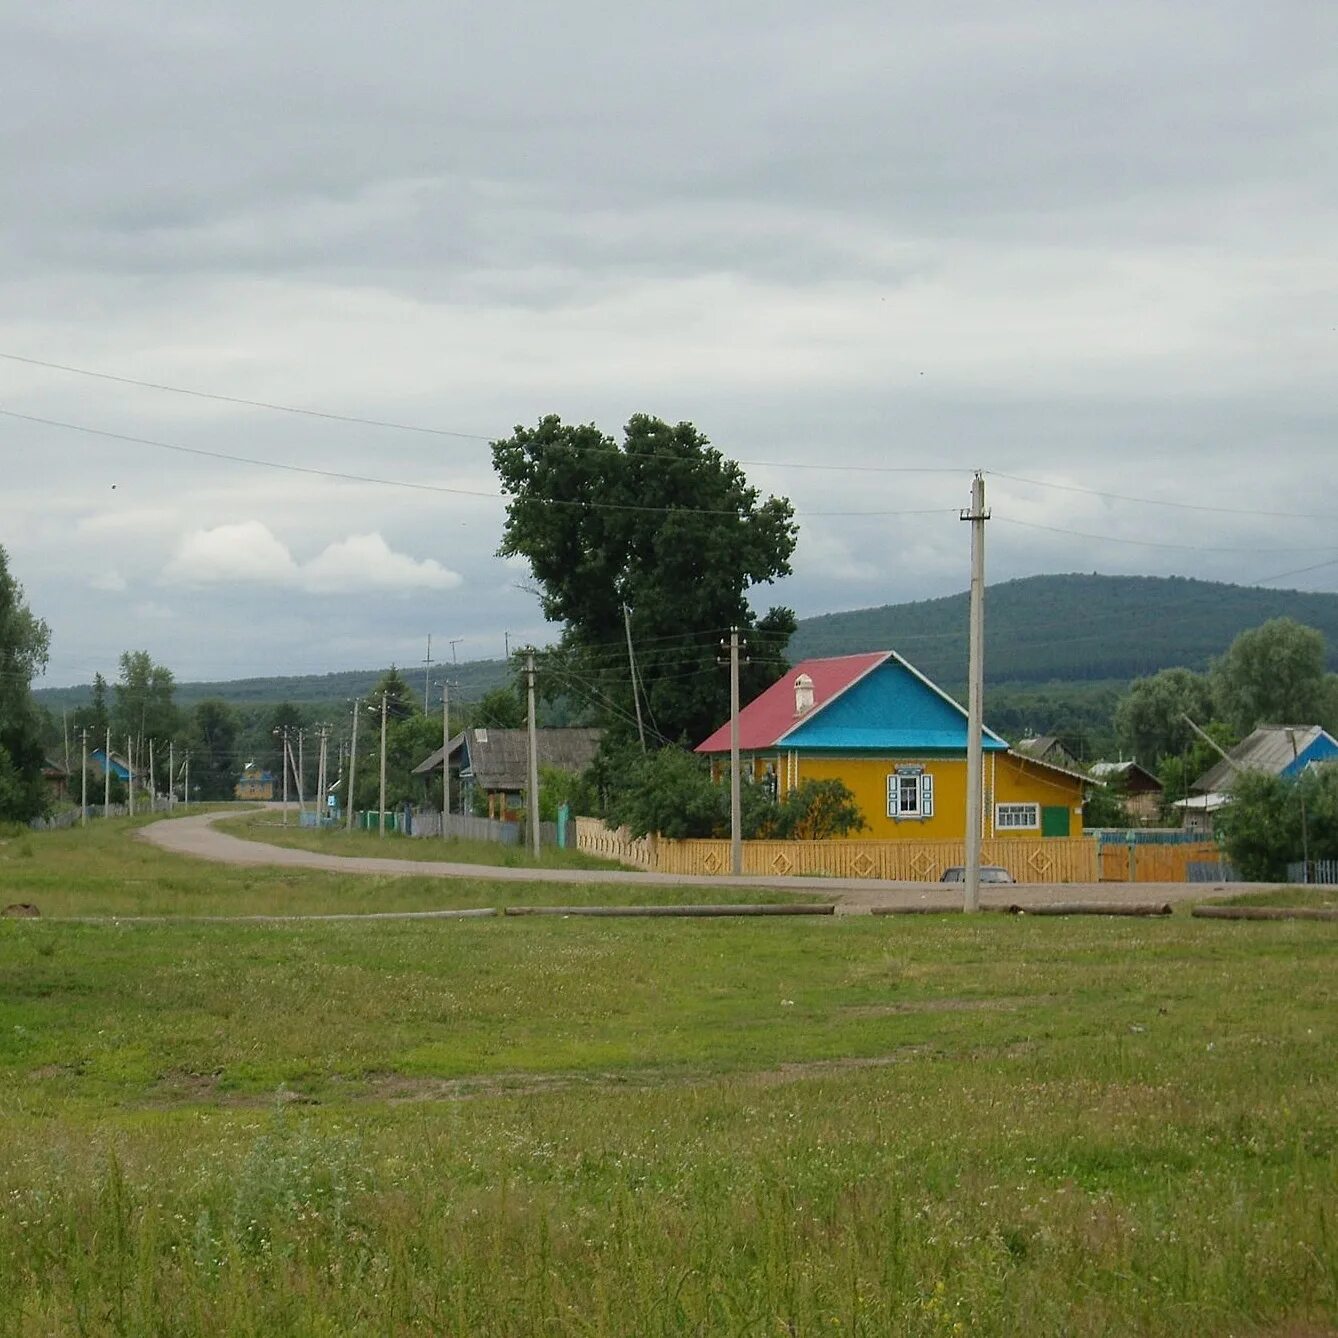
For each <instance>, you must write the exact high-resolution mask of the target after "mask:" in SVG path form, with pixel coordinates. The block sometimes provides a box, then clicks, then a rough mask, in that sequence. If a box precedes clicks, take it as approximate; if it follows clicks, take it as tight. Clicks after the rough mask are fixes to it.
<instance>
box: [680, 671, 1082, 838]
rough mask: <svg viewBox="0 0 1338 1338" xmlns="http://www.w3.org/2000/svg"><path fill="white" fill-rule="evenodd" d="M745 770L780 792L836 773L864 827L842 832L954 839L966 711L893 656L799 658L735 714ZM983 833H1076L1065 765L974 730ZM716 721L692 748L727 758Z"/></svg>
mask: <svg viewBox="0 0 1338 1338" xmlns="http://www.w3.org/2000/svg"><path fill="white" fill-rule="evenodd" d="M739 741H740V750H741V753H742V756H743V759H744V768H745V775H747V776H750V777H751V778H752V779H753V780H754V781H756V782H758V783H763V784H767V785H769V786H771V787H773V790H774V792H775V793H776V794H777V795H780V796H783V795H785V794H787V793H788V792H789V791H790V790H793V789H794V788H795V787H796V786H797V785H798V784H799V783H800V782H801V781H805V780H828V779H836V780H840V781H842V782H844V783H845V785H846V786H847V787H848V788H849V789H850V791H851V792H852V793H853V794H854V796H855V799H856V801H857V802H858V804H859V806H860V809H861V811H862V812H863V814H864V821H865V823H866V824H867V827H866V829H865V830H864V831H862V832H858V833H852V836H859V837H863V838H875V839H888V838H890V839H907V840H926V841H928V840H955V839H960V838H961V835H962V831H963V828H964V826H965V822H966V753H967V715H966V711H965V710H964V709H963V708H962V707H961V706H960V705H959V704H958V703H957V702H955V701H953V699H952V698H951V697H949V696H948V695H947V693H945V692H943V691H942V689H940V688H938V687H936V686H935V685H934V684H933V683H931V682H930V681H929V679H927V678H926V677H925V676H924V675H923V674H922V673H920V672H919V670H917V669H916V668H915V667H914V666H913V665H911V664H909V663H908V662H907V661H906V660H904V659H903V658H902V657H901V656H900V655H898V654H896V652H895V651H876V652H869V653H866V654H862V655H843V656H837V657H835V658H832V659H821V660H806V661H804V663H802V664H800V665H798V666H797V667H796V668H795V669H793V670H792V671H791V672H790V673H788V674H786V675H785V676H784V677H783V678H781V679H780V680H779V681H777V682H776V683H773V684H772V685H771V687H769V688H768V689H767V690H766V691H765V692H763V693H762V694H761V695H760V696H758V697H756V698H755V699H754V700H753V701H751V702H749V703H748V705H747V706H745V707H744V708H743V709H742V710H741V711H740V712H739ZM983 747H984V786H985V803H984V806H983V826H984V831H983V835H984V836H986V837H995V836H998V837H1009V836H1015V837H1042V836H1047V837H1064V836H1078V835H1081V833H1082V801H1083V791H1084V787H1085V786H1086V785H1088V784H1090V783H1091V782H1090V781H1089V780H1088V778H1087V777H1086V776H1084V775H1082V774H1081V773H1079V772H1077V771H1073V770H1070V769H1068V768H1066V767H1060V766H1056V765H1054V764H1053V763H1050V762H1044V761H1041V760H1039V759H1038V758H1034V757H1027V756H1024V755H1023V754H1021V753H1018V752H1015V751H1013V750H1012V749H1010V748H1009V746H1008V744H1007V743H1006V742H1005V741H1004V740H1003V739H1002V738H1000V737H999V736H998V735H997V734H995V733H994V732H993V731H992V730H989V729H986V730H985V731H984V735H983ZM729 751H730V727H729V722H728V721H727V722H726V723H725V724H723V725H722V726H721V727H720V728H719V729H718V730H716V732H715V733H714V734H712V735H711V737H710V738H708V739H706V740H705V741H704V742H703V743H701V744H699V745H698V747H697V752H698V753H702V754H704V755H705V756H707V757H709V758H710V759H711V765H712V772H713V774H715V775H716V776H717V777H719V776H721V775H723V774H724V771H725V769H726V768H727V767H728V764H729Z"/></svg>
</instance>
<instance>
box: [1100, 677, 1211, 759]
mask: <svg viewBox="0 0 1338 1338" xmlns="http://www.w3.org/2000/svg"><path fill="white" fill-rule="evenodd" d="M1212 715H1213V692H1212V685H1211V684H1210V683H1209V681H1208V680H1207V679H1206V678H1205V677H1204V676H1203V675H1202V674H1196V673H1195V672H1194V671H1193V670H1192V669H1163V670H1161V672H1160V673H1156V674H1153V675H1151V677H1149V678H1137V679H1135V680H1134V681H1133V683H1132V684H1130V686H1129V691H1128V692H1127V693H1126V694H1125V696H1124V697H1122V698H1121V699H1120V703H1119V705H1118V706H1117V707H1116V708H1115V730H1116V733H1117V734H1118V735H1119V738H1120V743H1121V745H1122V746H1123V747H1124V748H1126V749H1128V750H1129V751H1130V752H1131V753H1132V754H1133V756H1134V757H1135V758H1136V759H1137V760H1138V761H1139V762H1141V763H1142V764H1143V765H1144V766H1145V767H1148V768H1149V769H1151V768H1153V767H1155V766H1156V765H1157V763H1158V762H1159V761H1160V760H1161V759H1162V758H1163V757H1167V756H1169V755H1172V754H1174V755H1177V756H1178V755H1180V754H1182V753H1183V752H1184V751H1185V749H1186V748H1188V747H1189V746H1190V745H1191V744H1192V743H1194V741H1195V739H1196V738H1197V736H1196V735H1195V733H1194V731H1193V730H1192V729H1191V728H1190V726H1189V725H1188V724H1187V723H1186V721H1185V717H1186V716H1189V718H1190V719H1191V720H1193V721H1194V723H1195V724H1197V725H1200V726H1202V725H1206V724H1207V723H1208V721H1209V720H1210V719H1212Z"/></svg>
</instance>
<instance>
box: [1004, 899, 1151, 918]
mask: <svg viewBox="0 0 1338 1338" xmlns="http://www.w3.org/2000/svg"><path fill="white" fill-rule="evenodd" d="M984 909H985V910H994V909H995V907H992V906H986V907H984ZM997 909H999V910H1001V911H1002V912H1003V913H1004V914H1005V915H1170V913H1171V906H1170V903H1169V902H1165V901H1160V902H1158V901H1140V902H1123V901H1055V902H1051V903H1049V904H1048V905H1038V906H1018V905H1016V904H1014V905H1012V906H1000V907H998V908H997Z"/></svg>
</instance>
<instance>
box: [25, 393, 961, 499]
mask: <svg viewBox="0 0 1338 1338" xmlns="http://www.w3.org/2000/svg"><path fill="white" fill-rule="evenodd" d="M0 415H3V416H4V417H6V418H16V419H19V420H20V421H22V422H25V423H39V424H41V425H43V426H45V427H57V428H63V429H65V430H67V431H70V432H83V433H86V434H88V435H89V436H94V437H106V438H108V439H109V440H111V441H120V442H126V443H128V444H130V445H135V446H149V447H153V448H154V449H156V450H161V451H173V452H176V453H177V454H180V455H192V456H200V457H203V458H204V459H208V460H222V461H226V462H228V463H230V464H243V465H254V466H256V467H258V468H261V469H276V470H280V471H283V472H285V473H291V474H303V475H307V476H309V477H314V478H327V479H334V480H336V481H338V482H341V483H365V484H375V485H377V486H378V487H385V488H409V489H413V490H415V491H418V492H430V493H445V494H449V495H450V496H453V497H474V498H483V499H485V500H487V501H492V502H502V501H505V500H506V498H507V494H505V493H496V492H482V491H480V490H477V489H472V488H452V487H450V486H448V485H446V484H444V483H419V482H415V481H414V480H411V479H384V478H376V477H374V476H372V475H369V474H350V473H346V472H344V471H342V470H336V469H321V468H318V467H317V466H315V465H294V464H289V463H287V462H285V461H279V460H261V459H258V458H257V457H255V456H248V455H234V454H232V453H230V452H228V451H210V450H206V449H205V448H204V447H201V446H183V445H181V444H180V443H178V442H170V441H158V440H156V439H155V438H152V437H137V436H132V435H131V434H129V433H125V432H112V431H109V430H108V429H106V428H100V427H89V426H87V425H86V424H83V423H67V422H64V421H62V420H60V419H56V418H43V417H40V416H39V415H37V414H27V413H19V412H18V411H17V410H15V409H0ZM542 505H543V506H566V507H577V508H579V509H581V510H587V511H617V512H628V513H633V514H636V515H654V516H672V515H694V516H731V517H735V518H738V517H739V514H740V513H739V510H738V508H730V509H726V508H711V507H697V506H641V505H637V504H634V503H630V502H600V501H594V500H591V499H586V498H582V499H579V500H578V499H568V498H559V497H548V498H544V499H543V501H542ZM956 514H957V509H956V508H949V507H918V508H915V509H912V510H892V511H883V510H878V511H805V512H803V513H799V512H795V513H794V517H793V518H794V519H796V520H798V519H801V518H816V517H823V516H832V517H849V516H872V517H879V516H934V515H956Z"/></svg>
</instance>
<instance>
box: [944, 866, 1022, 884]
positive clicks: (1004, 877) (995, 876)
mask: <svg viewBox="0 0 1338 1338" xmlns="http://www.w3.org/2000/svg"><path fill="white" fill-rule="evenodd" d="M939 881H940V882H943V883H964V882H966V870H965V869H964V868H963V867H962V866H961V865H960V864H954V865H953V866H952V868H951V869H944V870H943V877H942V878H941V879H940V880H939ZM980 881H981V882H982V883H1015V882H1017V879H1016V878H1014V877H1013V875H1012V874H1011V873H1009V872H1008V870H1007V869H1001V868H1000V867H999V866H998V865H997V864H982V865H981V866H980Z"/></svg>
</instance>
